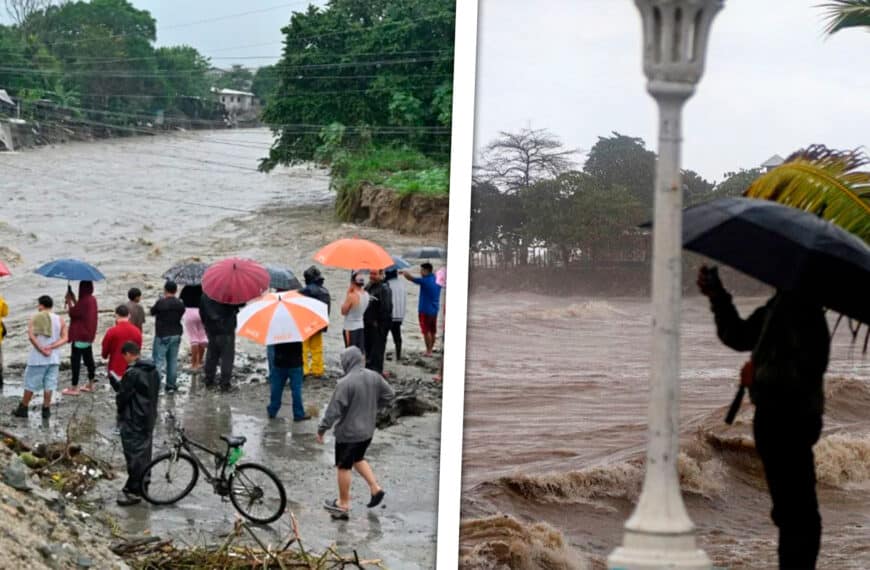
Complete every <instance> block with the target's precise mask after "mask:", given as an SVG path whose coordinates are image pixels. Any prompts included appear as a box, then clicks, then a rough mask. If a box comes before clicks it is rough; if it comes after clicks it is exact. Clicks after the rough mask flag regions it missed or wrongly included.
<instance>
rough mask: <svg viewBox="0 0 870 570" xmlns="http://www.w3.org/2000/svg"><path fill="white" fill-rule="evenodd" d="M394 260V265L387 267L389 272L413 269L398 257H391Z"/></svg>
mask: <svg viewBox="0 0 870 570" xmlns="http://www.w3.org/2000/svg"><path fill="white" fill-rule="evenodd" d="M390 257H392V258H393V264H392V265H391V266H389V267H387V271H390V270H394V271H397V270H399V269H408V268H409V267H411V264H410V263H408V262H407V261H405V260H404V259H402V258H401V257H399V256H398V255H391V256H390Z"/></svg>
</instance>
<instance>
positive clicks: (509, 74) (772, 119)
mask: <svg viewBox="0 0 870 570" xmlns="http://www.w3.org/2000/svg"><path fill="white" fill-rule="evenodd" d="M819 3H820V2H819V0H726V2H725V8H724V9H723V10H722V11H721V12H720V13H719V15H718V16H717V17H716V19H715V21H714V23H713V30H712V37H711V44H710V49H709V52H708V57H707V66H706V73H705V75H704V77H703V79H702V81H701V84H700V87H699V89H698V91H697V92H696V94H695V96H694V97H693V98H692V99H690V100H689V102H688V104H687V106H686V109H685V114H684V122H683V134H684V147H683V149H684V152H683V166H684V167H685V168H691V169H693V170H696V171H698V172H699V173H701V174H702V175H703V176H705V177H706V178H708V179H711V180H721V179H722V174H723V173H724V172H726V171H728V170H736V169H737V168H739V167H747V168H750V167H754V166H757V165H759V164H761V163H762V162H763V161H765V160H766V159H767V158H769V157H770V156H771V155H773V154H780V155H782V156H783V157H785V156H786V155H787V154H788V153H790V152H791V151H793V150H796V149H798V148H800V147H802V146H806V145H808V144H811V143H824V144H827V145H828V146H831V147H834V148H854V147H857V146H861V145H870V140H868V139H870V136H868V133H870V58H868V57H867V54H870V34H868V33H866V32H864V31H860V30H847V31H843V32H840V33H838V34H837V35H835V36H833V37H831V38H825V37H823V35H822V29H823V12H822V11H821V10H820V9H819V8H817V7H815V6H814V5H816V4H819ZM478 30H479V31H478V65H477V101H476V109H477V110H476V113H477V124H476V141H475V143H476V145H475V146H476V147H477V148H481V147H483V146H485V145H486V143H488V142H489V141H491V140H492V139H493V138H494V137H496V136H497V134H498V132H499V131H502V130H508V131H512V130H518V129H521V128H525V127H528V126H531V127H532V128H547V129H550V130H551V131H553V132H555V133H556V134H557V135H559V136H560V137H561V138H562V140H563V141H564V142H565V143H566V144H567V145H568V146H570V147H574V148H581V149H586V150H588V149H589V148H590V147H591V146H592V145H593V144H595V141H596V140H597V137H598V136H599V135H607V134H609V133H610V132H611V131H618V132H620V133H623V134H629V135H633V136H639V137H642V138H643V139H644V140H645V141H646V142H647V148H651V149H655V148H656V141H655V138H654V137H655V136H656V116H655V113H656V107H655V104H654V102H653V100H652V99H651V98H650V97H649V95H648V94H647V93H646V90H645V78H644V76H643V74H642V69H641V30H640V16H639V14H638V12H637V9H636V8H635V6H634V2H632V1H631V0H539V1H537V2H528V1H527V0H480V22H479V26H478Z"/></svg>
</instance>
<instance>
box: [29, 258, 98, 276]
mask: <svg viewBox="0 0 870 570" xmlns="http://www.w3.org/2000/svg"><path fill="white" fill-rule="evenodd" d="M34 273H37V274H39V275H42V276H44V277H54V278H56V279H66V280H67V281H102V280H103V279H105V277H103V274H102V273H100V270H99V269H97V268H96V267H94V266H93V265H91V264H90V263H85V262H84V261H81V260H78V259H55V260H54V261H49V262H48V263H46V264H45V265H43V266H42V267H40V268H39V269H37V270H36V271H34Z"/></svg>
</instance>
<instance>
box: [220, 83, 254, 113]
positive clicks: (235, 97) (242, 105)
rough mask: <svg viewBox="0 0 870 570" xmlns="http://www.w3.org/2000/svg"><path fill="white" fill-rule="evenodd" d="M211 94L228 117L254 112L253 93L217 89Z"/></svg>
mask: <svg viewBox="0 0 870 570" xmlns="http://www.w3.org/2000/svg"><path fill="white" fill-rule="evenodd" d="M212 93H214V94H215V96H216V97H217V100H218V102H219V103H221V104H222V105H223V106H224V109H226V110H227V114H228V115H230V116H241V115H246V114H249V113H251V112H255V111H256V108H255V107H256V101H255V99H256V96H255V95H254V94H253V93H249V92H247V91H236V90H235V89H217V88H215V89H212Z"/></svg>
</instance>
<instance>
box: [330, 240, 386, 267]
mask: <svg viewBox="0 0 870 570" xmlns="http://www.w3.org/2000/svg"><path fill="white" fill-rule="evenodd" d="M314 261H316V262H318V263H322V264H323V265H327V266H329V267H339V268H341V269H351V270H352V269H385V268H387V267H389V266H391V265H392V264H393V263H394V262H393V258H392V257H391V256H390V254H389V253H387V252H386V251H385V250H384V248H382V247H381V246H379V245H378V244H376V243H374V242H372V241H369V240H365V239H359V238H345V239H340V240H336V241H334V242H332V243H330V244H329V245H327V246H325V247H323V248H322V249H321V250H320V251H318V252H317V253H315V254H314Z"/></svg>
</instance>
